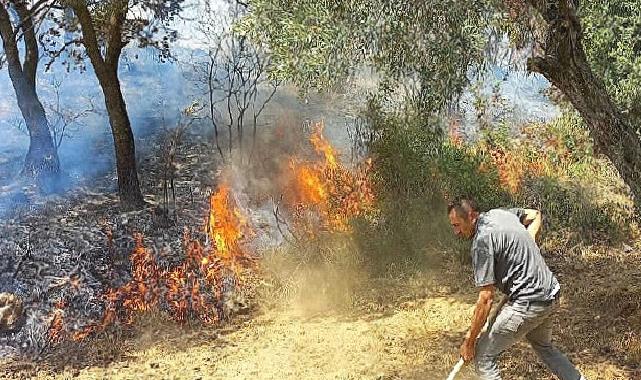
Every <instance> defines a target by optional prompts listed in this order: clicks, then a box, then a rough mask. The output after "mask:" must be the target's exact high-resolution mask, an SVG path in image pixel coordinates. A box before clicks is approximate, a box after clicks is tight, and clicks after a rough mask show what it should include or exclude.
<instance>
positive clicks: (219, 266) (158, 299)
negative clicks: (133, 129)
mask: <svg viewBox="0 0 641 380" xmlns="http://www.w3.org/2000/svg"><path fill="white" fill-rule="evenodd" d="M206 231H207V233H208V237H209V240H210V241H211V243H212V244H211V245H210V246H206V245H203V244H201V243H200V242H199V241H198V240H195V239H193V238H191V237H190V236H189V234H188V233H187V231H185V235H184V246H185V252H186V257H185V260H184V261H183V262H182V263H181V264H180V265H178V266H176V267H174V268H170V269H168V270H161V269H160V268H159V266H158V264H157V263H156V259H155V257H154V255H153V252H152V251H151V250H149V249H146V248H145V247H144V245H143V241H142V235H140V234H136V235H135V239H136V247H135V249H134V251H133V252H132V253H131V257H130V260H131V263H132V279H131V280H130V281H129V282H128V283H126V284H125V285H123V286H121V287H120V288H117V289H110V290H109V291H107V292H106V293H105V295H104V299H105V301H106V308H105V312H104V314H103V316H102V320H101V322H100V323H98V324H94V325H90V326H87V327H86V328H85V329H83V330H81V331H77V332H75V333H74V334H72V339H74V340H82V339H84V338H86V337H87V336H89V335H90V334H92V333H95V332H98V331H101V330H103V329H105V328H106V327H108V326H110V325H111V324H113V323H115V322H116V321H122V322H124V323H127V324H129V323H131V322H132V321H133V319H134V317H135V315H136V314H138V313H140V312H144V311H147V310H151V309H155V308H159V307H160V306H161V305H166V307H167V308H168V309H169V311H170V312H171V315H172V317H173V318H174V319H175V320H176V321H178V322H184V321H186V320H187V319H188V318H190V317H195V318H198V319H200V320H201V321H203V322H205V323H214V322H216V321H218V320H219V316H218V312H217V306H218V305H219V304H220V302H219V301H220V300H221V297H222V291H221V288H222V282H223V278H224V277H225V276H228V275H232V276H237V277H239V278H240V276H241V272H242V270H244V269H246V268H248V267H249V266H250V265H251V264H252V263H253V257H252V256H251V255H249V254H248V253H247V252H246V251H245V250H244V249H243V247H242V244H241V240H242V238H243V236H245V234H246V233H248V232H249V228H248V226H247V220H246V218H244V217H243V215H242V213H241V212H240V210H239V209H238V208H237V207H236V206H235V204H234V202H233V200H232V198H231V197H230V189H229V187H228V186H226V185H222V186H220V189H219V190H218V192H216V193H215V194H213V195H212V196H211V197H210V214H209V218H208V222H207V224H206ZM239 282H240V281H239ZM54 318H59V322H58V321H57V320H54V324H55V327H56V328H55V329H54V328H53V327H52V329H51V331H52V333H51V334H54V337H58V336H60V333H59V332H60V331H62V330H63V326H62V312H59V313H57V314H54ZM52 325H53V324H52Z"/></svg>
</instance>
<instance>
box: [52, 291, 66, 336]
mask: <svg viewBox="0 0 641 380" xmlns="http://www.w3.org/2000/svg"><path fill="white" fill-rule="evenodd" d="M65 306H66V305H65V302H64V300H60V301H58V302H56V305H55V307H56V308H55V310H54V312H53V316H52V318H51V324H50V325H49V331H48V335H49V341H51V342H58V341H60V340H61V339H62V338H63V336H64V332H65V331H64V309H65Z"/></svg>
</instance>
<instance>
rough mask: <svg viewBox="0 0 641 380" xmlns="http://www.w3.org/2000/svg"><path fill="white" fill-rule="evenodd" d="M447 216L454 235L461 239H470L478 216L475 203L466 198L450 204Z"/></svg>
mask: <svg viewBox="0 0 641 380" xmlns="http://www.w3.org/2000/svg"><path fill="white" fill-rule="evenodd" d="M447 214H448V216H449V217H450V224H451V225H452V228H453V229H454V233H455V234H456V235H457V236H459V237H461V238H463V239H472V238H473V237H474V232H475V230H476V220H477V219H478V216H479V211H478V208H477V207H476V203H475V202H474V201H473V200H471V199H467V198H462V199H458V200H455V201H453V202H450V204H449V205H448V206H447Z"/></svg>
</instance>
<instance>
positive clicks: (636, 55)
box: [579, 0, 641, 126]
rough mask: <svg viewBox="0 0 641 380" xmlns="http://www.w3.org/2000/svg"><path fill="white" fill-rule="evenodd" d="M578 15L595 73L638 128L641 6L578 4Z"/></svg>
mask: <svg viewBox="0 0 641 380" xmlns="http://www.w3.org/2000/svg"><path fill="white" fill-rule="evenodd" d="M579 13H580V14H579V16H580V18H581V24H582V26H583V32H584V40H585V41H584V45H585V50H586V54H587V56H588V59H589V61H590V63H591V65H592V68H593V70H594V72H595V73H596V74H597V75H598V76H600V77H601V79H603V80H604V82H605V84H606V87H607V89H608V92H609V93H610V94H611V95H612V97H613V98H614V100H615V101H616V102H617V103H618V104H619V105H620V106H621V107H622V108H623V110H624V112H626V113H627V114H628V115H629V117H630V118H632V122H633V123H634V124H635V125H636V126H639V125H641V2H639V1H637V0H613V1H607V2H603V1H595V0H587V1H581V6H580V8H579Z"/></svg>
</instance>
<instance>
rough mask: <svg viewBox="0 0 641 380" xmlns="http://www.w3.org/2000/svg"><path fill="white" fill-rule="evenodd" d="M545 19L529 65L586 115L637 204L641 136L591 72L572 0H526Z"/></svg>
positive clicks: (640, 193)
mask: <svg viewBox="0 0 641 380" xmlns="http://www.w3.org/2000/svg"><path fill="white" fill-rule="evenodd" d="M530 3H531V5H532V6H534V7H535V8H536V9H537V10H538V11H539V13H541V15H542V16H543V18H544V19H545V20H546V21H547V24H548V25H547V35H546V41H545V47H544V48H545V54H544V55H543V56H542V57H534V58H531V59H530V60H529V62H528V69H529V70H530V71H534V72H538V73H541V74H543V75H544V76H545V77H546V78H547V79H548V80H549V81H550V82H551V83H552V84H553V85H554V86H556V87H557V88H559V89H560V90H561V91H562V92H563V93H564V94H565V96H567V97H568V99H569V100H570V102H571V103H572V105H573V106H574V108H576V110H577V111H578V112H579V113H580V114H581V116H582V117H583V119H584V120H585V122H586V124H587V126H588V128H589V130H590V133H591V135H592V138H593V139H594V142H595V144H596V146H597V148H598V149H599V151H601V152H603V153H604V154H605V155H606V156H607V157H608V158H609V159H610V160H611V161H612V163H613V164H614V166H615V167H616V169H617V170H618V172H619V174H620V175H621V177H622V178H623V180H624V181H625V183H626V184H627V185H628V186H629V187H630V191H631V192H632V195H633V197H634V204H635V208H636V210H637V211H640V210H641V139H640V138H639V135H638V134H637V131H636V128H634V127H633V126H632V125H631V123H630V122H629V121H628V120H626V119H625V117H624V116H623V114H622V113H621V111H620V110H619V109H618V108H617V106H616V105H615V104H614V102H613V100H612V98H611V97H610V95H609V94H608V92H607V90H606V87H605V83H604V82H603V81H602V80H601V79H600V78H598V77H597V76H596V75H594V73H593V71H592V68H591V67H590V64H589V62H588V60H587V56H586V55H585V50H584V49H583V45H582V31H581V25H580V22H579V20H578V18H577V16H576V9H575V7H574V4H573V2H572V0H559V1H556V2H555V1H541V0H539V1H536V0H530Z"/></svg>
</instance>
